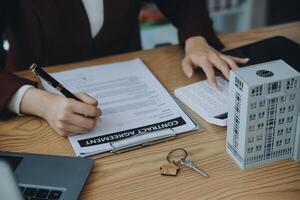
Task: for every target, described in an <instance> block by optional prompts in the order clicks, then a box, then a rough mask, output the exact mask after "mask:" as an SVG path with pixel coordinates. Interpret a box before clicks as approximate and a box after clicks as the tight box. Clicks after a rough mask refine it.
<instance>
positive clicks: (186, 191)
mask: <svg viewBox="0 0 300 200" xmlns="http://www.w3.org/2000/svg"><path fill="white" fill-rule="evenodd" d="M274 35H284V36H286V37H288V38H290V39H292V40H294V41H297V42H300V22H295V23H290V24H285V25H280V26H274V27H269V28H262V29H256V30H252V31H248V32H244V33H235V34H230V35H224V36H220V38H221V40H222V41H223V42H224V43H225V45H226V47H227V48H234V47H238V46H241V45H244V44H248V43H251V42H254V41H257V40H261V39H264V38H267V37H271V36H274ZM183 56H184V52H183V51H182V50H181V48H180V47H179V46H170V47H163V48H158V49H154V50H149V51H139V52H133V53H128V54H123V55H117V56H110V57H106V58H99V59H95V60H90V61H86V62H81V63H71V64H66V65H60V66H54V67H51V68H47V71H49V72H56V71H62V70H67V69H73V68H77V67H83V66H89V65H95V64H103V63H111V62H118V61H123V60H128V59H132V58H136V57H140V58H141V59H142V60H143V61H144V62H145V64H146V65H147V66H148V67H149V68H150V70H151V71H152V72H153V73H154V75H155V76H156V77H157V78H158V79H159V80H160V81H161V83H162V84H163V85H164V86H165V87H166V88H167V89H168V91H170V92H171V93H172V92H173V91H174V89H175V88H177V87H181V86H184V85H186V84H189V83H193V82H195V81H199V80H202V79H204V78H205V77H204V75H203V73H201V72H200V71H199V72H197V74H196V75H194V76H193V77H192V78H190V79H188V78H186V77H185V76H184V74H183V72H182V70H181V66H180V63H181V60H182V58H183ZM124 67H126V66H124ZM18 74H19V75H20V76H23V77H27V78H31V79H35V78H34V77H33V76H32V74H31V73H30V72H20V73H18ZM193 115H194V114H193ZM194 116H196V115H194ZM196 120H197V121H198V122H199V123H200V124H201V125H202V126H203V128H204V131H202V132H197V133H195V134H190V135H187V136H185V137H182V138H178V139H175V140H171V141H168V142H164V143H160V144H156V145H153V146H148V147H144V148H142V149H137V150H134V151H130V152H126V153H123V154H118V155H113V156H109V157H105V158H99V157H98V156H93V157H91V158H92V159H95V166H94V168H93V171H92V173H91V175H90V177H89V178H88V181H87V183H86V186H85V188H84V191H83V192H82V195H81V199H89V200H95V199H105V200H109V199H143V200H147V199H149V200H150V199H159V200H165V199H184V200H186V199H187V200H193V199H208V200H212V199H239V200H244V199H259V200H260V199H261V200H268V199H272V200H277V199H280V200H285V199H287V200H290V199H291V200H299V199H300V162H295V161H293V160H286V161H280V162H276V163H273V164H271V165H265V166H261V167H257V168H255V169H248V170H240V169H239V167H238V166H237V165H236V164H235V163H234V161H233V160H232V159H231V158H230V157H229V155H228V154H227V153H226V151H225V137H226V129H225V128H222V127H218V126H214V125H209V124H207V123H205V122H204V121H203V120H202V119H201V118H200V117H197V116H196ZM178 147H182V148H185V149H187V150H188V152H189V157H188V158H189V159H191V160H193V161H194V162H195V163H196V164H197V165H199V166H200V167H201V168H202V169H204V170H205V171H206V172H207V173H208V174H209V175H210V177H209V178H203V177H201V176H199V175H198V174H196V173H194V172H193V171H191V170H189V169H186V168H184V169H182V170H180V172H179V174H178V176H177V177H166V176H161V175H160V171H159V168H160V166H161V165H162V164H164V163H165V162H166V160H165V157H166V155H167V153H168V152H169V151H170V150H171V149H173V148H178ZM0 150H2V151H15V152H29V153H42V154H53V155H67V156H75V154H74V152H73V150H72V148H71V145H70V143H69V142H68V140H67V139H66V138H63V137H60V136H58V135H57V134H56V133H55V132H54V131H53V130H52V129H51V128H50V127H49V126H48V124H47V123H46V122H45V121H44V120H42V119H39V118H36V117H31V116H25V117H15V118H13V119H10V120H7V121H2V122H0Z"/></svg>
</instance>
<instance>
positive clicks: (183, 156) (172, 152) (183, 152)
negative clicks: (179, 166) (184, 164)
mask: <svg viewBox="0 0 300 200" xmlns="http://www.w3.org/2000/svg"><path fill="white" fill-rule="evenodd" d="M175 152H182V158H181V159H179V160H171V159H170V157H171V155H172V154H174V153H175ZM187 155H188V152H187V151H186V150H185V149H183V148H177V149H173V150H171V151H170V152H169V153H168V155H167V161H168V162H170V163H178V162H179V161H180V160H185V159H186V157H187Z"/></svg>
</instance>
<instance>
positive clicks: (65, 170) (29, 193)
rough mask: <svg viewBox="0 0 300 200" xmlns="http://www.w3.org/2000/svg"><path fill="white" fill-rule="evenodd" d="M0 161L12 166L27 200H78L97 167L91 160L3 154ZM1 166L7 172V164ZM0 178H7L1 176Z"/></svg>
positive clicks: (23, 195)
mask: <svg viewBox="0 0 300 200" xmlns="http://www.w3.org/2000/svg"><path fill="white" fill-rule="evenodd" d="M0 160H1V161H2V162H3V161H4V162H6V163H8V164H9V166H10V168H11V169H12V171H13V172H14V176H15V178H16V182H17V185H18V187H19V191H20V193H21V195H22V197H23V198H24V199H25V200H27V199H30V200H35V199H38V200H42V199H51V200H57V199H59V200H61V199H68V200H69V199H70V200H73V199H74V200H75V199H78V198H79V195H80V192H81V190H82V188H83V186H84V184H85V181H86V179H87V177H88V175H89V174H90V171H91V169H92V167H93V164H94V161H93V160H91V159H87V158H77V157H63V156H50V155H41V154H28V153H12V152H1V151H0ZM1 166H2V168H5V167H3V164H1V165H0V167H1ZM0 169H1V168H0ZM6 176H7V173H6ZM0 177H1V179H2V178H3V177H5V175H4V174H2V172H0ZM7 191H9V190H7ZM1 199H2V198H1ZM10 199H14V198H9V200H10ZM3 200H5V199H3Z"/></svg>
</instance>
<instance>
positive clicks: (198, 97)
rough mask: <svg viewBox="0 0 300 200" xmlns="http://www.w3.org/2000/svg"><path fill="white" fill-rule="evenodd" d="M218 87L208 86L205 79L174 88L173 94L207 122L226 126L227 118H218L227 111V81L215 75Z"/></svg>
mask: <svg viewBox="0 0 300 200" xmlns="http://www.w3.org/2000/svg"><path fill="white" fill-rule="evenodd" d="M217 84H218V88H217V89H213V88H211V87H210V85H209V83H208V81H207V80H204V81H200V82H197V83H193V84H190V85H187V86H184V87H181V88H178V89H176V90H175V96H176V97H177V98H178V99H179V100H180V101H182V102H183V103H184V104H186V105H187V106H188V107H189V108H190V109H191V110H193V111H194V112H195V113H197V114H198V115H199V116H201V117H202V118H203V119H205V120H206V121H207V122H208V123H211V124H216V125H219V126H226V125H227V119H218V118H216V116H219V115H223V114H224V113H227V111H228V95H229V93H228V90H229V83H228V81H226V80H224V79H223V78H221V77H219V76H218V77H217Z"/></svg>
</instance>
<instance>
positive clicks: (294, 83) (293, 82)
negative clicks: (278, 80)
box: [286, 78, 297, 89]
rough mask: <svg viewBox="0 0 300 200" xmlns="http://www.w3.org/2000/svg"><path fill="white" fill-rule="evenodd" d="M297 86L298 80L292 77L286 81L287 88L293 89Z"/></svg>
mask: <svg viewBox="0 0 300 200" xmlns="http://www.w3.org/2000/svg"><path fill="white" fill-rule="evenodd" d="M296 87H297V80H296V79H294V78H292V79H290V80H288V81H287V83H286V89H292V88H296Z"/></svg>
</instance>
